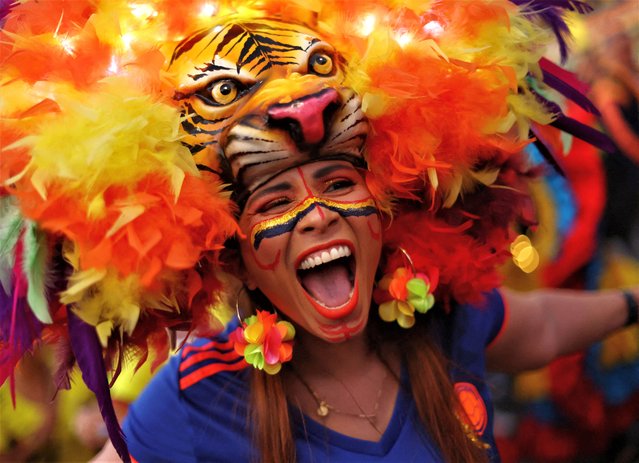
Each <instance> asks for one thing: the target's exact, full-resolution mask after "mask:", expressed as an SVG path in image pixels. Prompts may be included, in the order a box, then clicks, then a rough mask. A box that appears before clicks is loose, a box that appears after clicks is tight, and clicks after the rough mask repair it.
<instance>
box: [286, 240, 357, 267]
mask: <svg viewBox="0 0 639 463" xmlns="http://www.w3.org/2000/svg"><path fill="white" fill-rule="evenodd" d="M350 255H351V250H350V249H348V247H347V246H334V247H332V248H330V249H325V250H324V251H320V252H318V253H315V254H311V255H309V256H307V257H306V259H304V260H303V261H302V263H301V264H300V267H299V268H300V269H302V270H307V269H309V268H313V267H316V266H318V265H322V264H325V263H327V262H330V261H332V260H335V259H339V258H340V257H347V256H350Z"/></svg>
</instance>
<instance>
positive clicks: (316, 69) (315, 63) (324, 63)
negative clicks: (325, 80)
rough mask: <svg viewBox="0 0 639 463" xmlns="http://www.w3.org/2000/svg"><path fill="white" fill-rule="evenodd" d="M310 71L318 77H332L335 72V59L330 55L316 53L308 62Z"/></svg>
mask: <svg viewBox="0 0 639 463" xmlns="http://www.w3.org/2000/svg"><path fill="white" fill-rule="evenodd" d="M308 70H309V72H312V73H313V74H316V75H318V76H330V75H332V74H334V70H335V68H334V65H333V58H332V57H331V56H330V55H329V54H328V53H324V52H319V53H314V54H313V55H312V56H311V57H310V58H309V60H308Z"/></svg>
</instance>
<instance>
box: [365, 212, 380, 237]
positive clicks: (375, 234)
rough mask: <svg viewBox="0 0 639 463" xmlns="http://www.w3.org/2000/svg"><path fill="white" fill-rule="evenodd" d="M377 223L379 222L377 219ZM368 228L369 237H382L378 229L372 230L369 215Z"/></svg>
mask: <svg viewBox="0 0 639 463" xmlns="http://www.w3.org/2000/svg"><path fill="white" fill-rule="evenodd" d="M377 223H379V221H378V222H377ZM368 230H369V231H370V232H371V237H372V238H373V239H374V240H375V241H380V240H381V239H382V234H381V233H380V231H375V230H373V226H372V225H371V217H369V218H368Z"/></svg>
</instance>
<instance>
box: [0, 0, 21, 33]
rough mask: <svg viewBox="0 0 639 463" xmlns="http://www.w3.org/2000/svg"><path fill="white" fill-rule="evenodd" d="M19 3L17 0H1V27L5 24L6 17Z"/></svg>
mask: <svg viewBox="0 0 639 463" xmlns="http://www.w3.org/2000/svg"><path fill="white" fill-rule="evenodd" d="M17 4H18V2H17V1H16V0H0V27H2V26H4V21H5V18H6V17H7V15H8V14H9V12H10V11H11V8H13V7H14V6H16V5H17Z"/></svg>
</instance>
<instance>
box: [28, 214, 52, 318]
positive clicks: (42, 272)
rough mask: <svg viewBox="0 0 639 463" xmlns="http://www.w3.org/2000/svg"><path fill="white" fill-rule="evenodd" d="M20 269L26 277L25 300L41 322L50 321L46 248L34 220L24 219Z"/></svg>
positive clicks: (41, 233)
mask: <svg viewBox="0 0 639 463" xmlns="http://www.w3.org/2000/svg"><path fill="white" fill-rule="evenodd" d="M22 242H23V244H24V248H23V249H24V251H23V252H24V254H23V259H22V270H23V271H24V274H25V275H26V277H27V283H28V290H27V302H28V303H29V306H30V307H31V310H32V311H33V313H34V315H35V316H36V317H38V320H40V321H41V322H42V323H52V320H51V315H50V314H49V301H48V299H47V283H46V280H47V278H46V276H47V274H48V270H47V262H48V250H47V239H46V236H45V234H44V233H43V232H42V231H40V230H39V229H38V227H37V226H36V224H35V223H34V222H31V221H30V220H27V221H25V231H24V238H23V241H22Z"/></svg>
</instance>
